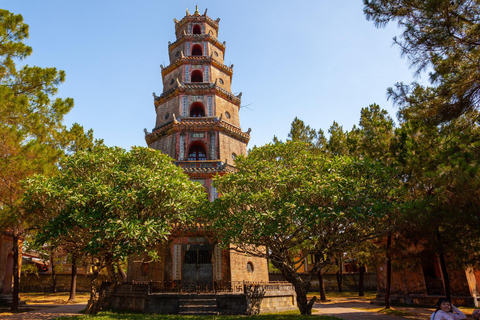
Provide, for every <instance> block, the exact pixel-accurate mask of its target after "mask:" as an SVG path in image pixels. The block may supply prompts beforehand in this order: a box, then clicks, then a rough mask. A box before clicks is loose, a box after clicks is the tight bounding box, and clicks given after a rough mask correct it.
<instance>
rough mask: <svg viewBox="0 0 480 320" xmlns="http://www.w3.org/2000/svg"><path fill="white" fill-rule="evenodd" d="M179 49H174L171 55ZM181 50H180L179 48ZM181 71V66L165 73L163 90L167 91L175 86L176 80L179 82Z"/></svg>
mask: <svg viewBox="0 0 480 320" xmlns="http://www.w3.org/2000/svg"><path fill="white" fill-rule="evenodd" d="M178 50H179V49H177V50H175V53H174V54H173V55H176V52H178ZM180 51H181V50H180ZM164 67H166V66H164ZM182 73H183V67H181V66H180V67H178V68H175V69H173V70H172V71H171V72H169V73H167V74H166V75H165V76H164V77H163V92H165V91H168V90H170V89H172V88H175V87H176V86H177V80H176V79H178V81H179V82H182V77H183V75H182Z"/></svg>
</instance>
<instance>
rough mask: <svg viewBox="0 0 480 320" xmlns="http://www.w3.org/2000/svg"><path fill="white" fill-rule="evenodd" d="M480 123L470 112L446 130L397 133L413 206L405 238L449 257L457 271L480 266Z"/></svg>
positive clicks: (420, 127)
mask: <svg viewBox="0 0 480 320" xmlns="http://www.w3.org/2000/svg"><path fill="white" fill-rule="evenodd" d="M478 119H479V115H478V113H477V112H469V113H467V114H465V115H463V116H462V117H460V118H458V119H456V120H454V121H452V122H451V123H450V124H449V125H447V126H442V127H438V126H434V125H430V126H429V125H426V124H424V123H422V122H409V123H406V124H404V125H402V127H401V128H400V129H398V130H397V133H396V136H397V137H396V143H395V146H396V147H395V148H396V154H397V155H398V159H399V161H400V162H401V164H402V165H403V168H404V177H405V186H406V188H407V189H408V191H409V192H408V193H407V196H408V202H409V203H410V204H411V206H410V208H409V211H408V212H407V215H406V219H405V222H406V225H407V228H406V232H405V235H406V236H407V237H408V238H412V239H416V240H417V241H418V242H420V243H423V244H424V245H425V246H426V247H427V248H429V249H431V250H434V251H435V252H437V253H439V254H440V253H444V254H447V255H448V256H449V261H450V263H456V264H457V266H458V265H465V264H474V263H478V262H479V261H478V257H477V255H476V254H475V253H476V252H478V250H479V249H480V243H479V241H478V239H479V238H480V234H479V231H478V226H479V225H480V221H479V217H478V213H477V210H476V208H478V206H479V205H480V194H479V192H478V190H479V187H480V185H479V183H480V167H479V163H478V159H479V157H480V127H479V122H478V121H479V120H478ZM466 235H468V236H466Z"/></svg>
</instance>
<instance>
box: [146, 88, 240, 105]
mask: <svg viewBox="0 0 480 320" xmlns="http://www.w3.org/2000/svg"><path fill="white" fill-rule="evenodd" d="M193 90H214V91H215V93H216V94H218V95H219V96H221V97H223V98H225V99H226V100H229V101H231V102H232V103H234V104H235V105H237V106H238V107H239V108H240V105H241V103H242V99H241V98H240V96H236V95H234V94H233V93H231V92H229V91H227V90H225V89H223V88H221V87H219V86H217V85H215V84H214V83H211V82H194V83H191V82H190V83H183V84H182V85H181V86H180V87H175V88H172V89H170V90H167V91H165V92H163V93H162V94H161V95H159V96H154V101H155V103H162V102H165V101H168V100H170V99H171V98H173V97H175V96H177V95H178V94H179V93H180V92H188V91H193Z"/></svg>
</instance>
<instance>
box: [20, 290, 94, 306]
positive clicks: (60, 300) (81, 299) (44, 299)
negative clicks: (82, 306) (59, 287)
mask: <svg viewBox="0 0 480 320" xmlns="http://www.w3.org/2000/svg"><path fill="white" fill-rule="evenodd" d="M69 297H70V294H69V293H68V292H57V293H46V292H28V293H20V299H21V300H22V301H25V302H26V303H27V304H68V303H69V302H68V298H69ZM89 298H90V293H89V292H77V293H76V294H75V303H86V302H87V301H88V299H89Z"/></svg>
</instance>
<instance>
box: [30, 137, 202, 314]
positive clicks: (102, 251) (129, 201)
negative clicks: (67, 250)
mask: <svg viewBox="0 0 480 320" xmlns="http://www.w3.org/2000/svg"><path fill="white" fill-rule="evenodd" d="M59 170H60V172H59V175H56V176H54V177H51V178H48V177H44V176H36V177H33V178H29V179H27V181H26V187H27V190H26V194H25V202H26V203H28V204H29V207H28V212H29V213H30V214H34V215H37V216H46V217H51V218H50V219H49V220H48V223H46V224H45V225H44V226H43V228H42V230H41V232H40V233H39V234H38V241H39V242H40V243H43V242H48V241H50V240H52V239H56V238H60V239H65V240H66V241H67V240H69V241H73V242H75V243H76V246H77V247H80V248H81V250H82V251H83V253H84V254H85V255H88V256H90V257H91V258H93V261H95V262H96V266H97V268H98V269H101V268H104V267H106V268H107V271H108V272H109V275H110V277H111V280H112V283H114V285H116V284H117V282H118V274H117V273H116V271H115V269H114V265H115V264H116V263H117V262H118V261H120V260H121V259H123V258H125V257H126V256H128V255H131V254H133V253H138V252H142V251H145V250H146V248H148V247H151V246H152V245H155V244H156V243H158V242H160V241H163V240H165V239H166V237H167V236H168V235H169V234H170V231H171V230H172V229H173V228H175V227H176V226H179V225H181V224H183V223H185V222H187V221H189V220H190V219H191V217H192V213H193V212H194V210H195V209H196V205H198V204H199V203H200V202H201V201H204V200H205V192H204V190H203V187H202V186H201V185H200V184H198V183H194V182H192V181H190V180H189V178H188V176H187V175H185V174H184V173H183V171H182V169H181V168H179V167H177V166H175V165H174V164H173V162H172V159H171V158H169V157H168V156H166V155H164V154H162V153H161V152H159V151H155V150H152V149H148V148H142V147H134V148H132V150H131V151H129V152H127V151H125V150H123V149H121V148H116V147H114V148H112V147H106V146H97V147H94V148H93V149H91V150H90V151H88V152H79V153H76V154H74V155H72V156H70V157H66V158H65V159H63V160H62V161H61V162H60V169H59ZM97 307H98V306H96V307H94V308H93V309H92V310H94V311H92V312H95V311H96V310H97V309H96V308H97Z"/></svg>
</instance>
